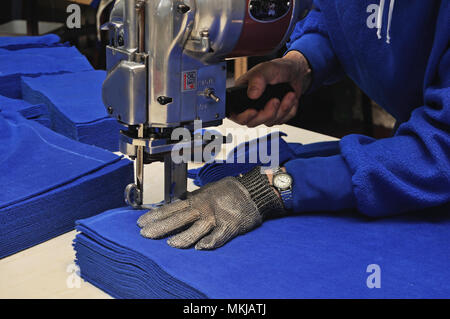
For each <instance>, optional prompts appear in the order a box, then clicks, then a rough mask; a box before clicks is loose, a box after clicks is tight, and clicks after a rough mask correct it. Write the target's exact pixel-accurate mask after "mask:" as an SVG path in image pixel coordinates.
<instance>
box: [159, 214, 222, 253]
mask: <svg viewBox="0 0 450 319" xmlns="http://www.w3.org/2000/svg"><path fill="white" fill-rule="evenodd" d="M213 227H214V223H212V222H209V221H203V220H202V221H200V220H199V221H196V222H195V223H194V224H193V225H192V226H191V227H189V228H188V229H187V230H185V231H183V232H181V233H179V234H178V235H175V236H173V237H170V238H169V240H168V241H167V243H168V244H169V245H170V246H172V247H174V248H188V247H191V246H192V245H194V244H195V243H196V242H197V241H198V240H199V239H201V238H202V237H204V236H205V235H206V234H208V233H209V232H210V231H211V229H213Z"/></svg>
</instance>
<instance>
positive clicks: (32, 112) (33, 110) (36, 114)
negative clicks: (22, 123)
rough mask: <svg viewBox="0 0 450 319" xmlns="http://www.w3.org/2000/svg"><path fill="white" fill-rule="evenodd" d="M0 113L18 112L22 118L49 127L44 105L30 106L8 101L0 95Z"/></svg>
mask: <svg viewBox="0 0 450 319" xmlns="http://www.w3.org/2000/svg"><path fill="white" fill-rule="evenodd" d="M0 111H10V112H19V113H20V114H21V115H22V116H23V117H25V118H26V119H29V120H34V121H36V122H38V123H39V124H41V125H44V126H46V127H50V126H51V122H50V114H49V112H48V108H47V106H45V105H44V104H36V105H35V104H31V103H28V102H27V101H24V100H19V99H10V98H8V97H6V96H3V95H0Z"/></svg>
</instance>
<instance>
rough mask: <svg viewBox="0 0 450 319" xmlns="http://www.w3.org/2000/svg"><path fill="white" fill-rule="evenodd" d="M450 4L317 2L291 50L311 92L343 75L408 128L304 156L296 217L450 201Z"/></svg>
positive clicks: (395, 210)
mask: <svg viewBox="0 0 450 319" xmlns="http://www.w3.org/2000/svg"><path fill="white" fill-rule="evenodd" d="M449 4H450V1H449V0H442V1H438V0H407V1H405V0H401V1H395V0H317V1H315V9H314V10H313V11H311V13H310V14H309V15H308V17H307V18H305V19H304V20H302V21H300V22H299V23H297V25H296V28H295V30H294V32H293V34H292V36H291V41H290V42H289V44H288V50H289V51H291V50H297V51H300V52H301V53H303V54H304V55H305V57H306V58H307V59H308V60H309V62H310V64H311V68H312V72H313V83H312V87H311V90H314V89H315V88H317V87H319V86H321V85H324V84H329V83H333V82H335V81H337V80H339V79H340V78H341V77H342V76H343V75H344V74H346V75H348V76H349V77H351V78H352V79H353V80H354V81H355V82H356V83H357V85H358V86H359V87H360V88H361V89H362V90H363V91H364V92H365V93H366V94H367V95H368V96H369V97H370V98H372V99H373V100H374V101H375V102H377V103H378V104H379V105H381V106H382V107H383V108H385V109H386V110H387V111H388V112H389V113H391V114H392V115H393V116H394V117H395V118H396V119H397V121H398V123H401V124H400V126H399V128H398V130H397V131H396V134H395V135H394V136H393V137H391V138H385V139H380V140H375V139H373V138H370V137H367V136H362V135H348V136H346V137H344V138H343V139H342V140H341V141H340V154H338V155H335V156H329V157H315V158H310V159H295V160H292V161H289V162H288V163H287V164H286V165H285V166H286V168H287V170H288V172H289V173H290V174H291V175H293V177H294V189H293V193H294V210H295V211H296V212H305V211H321V210H327V211H329V210H342V209H349V208H357V209H358V210H359V211H360V212H362V213H364V214H366V215H370V216H386V215H393V214H399V213H404V212H407V211H412V210H418V209H423V208H427V207H432V206H439V205H442V204H444V203H448V202H450V88H449V87H450V51H449V36H450V5H449Z"/></svg>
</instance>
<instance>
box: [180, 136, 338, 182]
mask: <svg viewBox="0 0 450 319" xmlns="http://www.w3.org/2000/svg"><path fill="white" fill-rule="evenodd" d="M283 136H286V134H285V133H282V132H280V133H272V134H269V135H266V136H263V137H260V138H258V139H255V140H252V141H249V142H245V143H242V144H240V145H238V146H236V147H235V148H234V149H233V150H232V151H230V153H229V154H228V156H227V160H226V161H225V162H212V163H208V164H205V165H204V166H202V167H201V168H196V169H191V170H189V171H188V177H189V178H191V179H194V184H195V185H197V186H204V185H206V184H208V183H212V182H216V181H218V180H220V179H222V178H224V177H227V176H238V175H239V174H242V173H246V172H248V171H250V170H251V169H252V168H253V167H255V166H258V165H259V166H272V165H274V162H273V161H269V162H267V161H266V160H263V159H262V157H261V153H260V149H261V147H266V149H267V151H266V150H264V151H263V152H262V153H263V154H262V156H266V155H267V156H270V157H271V158H277V160H278V163H279V165H282V164H284V163H285V162H287V161H290V160H292V159H295V158H311V157H323V156H331V155H335V154H339V152H340V150H339V142H337V141H336V142H321V143H313V144H307V145H303V144H301V143H287V142H286V141H284V139H283V138H282V137H283ZM275 143H276V144H275ZM274 145H278V151H276V149H275V148H274V147H273V146H274Z"/></svg>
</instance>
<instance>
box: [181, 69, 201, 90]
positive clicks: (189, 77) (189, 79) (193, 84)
mask: <svg viewBox="0 0 450 319" xmlns="http://www.w3.org/2000/svg"><path fill="white" fill-rule="evenodd" d="M182 76H183V78H182V80H183V82H182V84H183V91H193V90H196V89H197V71H185V72H183V74H182Z"/></svg>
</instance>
